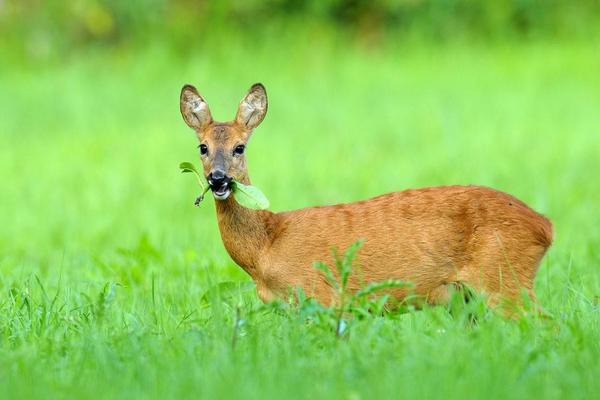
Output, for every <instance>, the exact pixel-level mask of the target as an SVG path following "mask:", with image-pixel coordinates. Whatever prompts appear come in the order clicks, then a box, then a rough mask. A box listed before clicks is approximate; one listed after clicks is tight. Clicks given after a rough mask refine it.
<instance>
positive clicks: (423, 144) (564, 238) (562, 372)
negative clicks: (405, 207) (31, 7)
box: [0, 34, 600, 399]
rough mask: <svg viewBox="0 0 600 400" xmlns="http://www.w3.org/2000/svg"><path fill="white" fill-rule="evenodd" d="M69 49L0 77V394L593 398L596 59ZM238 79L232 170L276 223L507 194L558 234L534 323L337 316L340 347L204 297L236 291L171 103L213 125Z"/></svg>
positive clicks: (552, 51) (599, 87)
mask: <svg viewBox="0 0 600 400" xmlns="http://www.w3.org/2000/svg"><path fill="white" fill-rule="evenodd" d="M83 51H84V53H83V54H79V56H78V57H72V58H68V59H66V60H63V61H61V62H53V63H49V64H44V65H35V64H28V65H25V66H21V65H17V64H11V63H0V181H1V182H2V183H1V195H0V226H1V228H0V387H1V388H2V390H1V393H0V397H4V398H10V399H15V398H95V399H97V398H123V399H131V398H148V397H150V398H166V397H170V398H198V397H203V398H209V399H222V398H237V397H244V398H302V399H305V398H327V399H330V398H340V399H370V398H401V397H406V398H440V399H454V398H456V399H468V398H488V399H495V398H498V399H500V398H544V399H565V398H582V399H584V398H594V397H597V396H598V393H600V379H599V378H600V363H599V360H600V225H599V224H598V221H599V220H600V185H599V184H598V173H600V140H599V139H598V137H599V135H600V73H599V71H600V57H599V54H600V53H599V48H598V46H597V45H592V44H591V42H589V43H588V42H585V41H583V40H581V41H574V42H573V41H566V40H565V41H559V42H554V43H549V42H547V41H543V40H540V41H527V42H525V43H521V44H517V43H511V44H510V45H509V44H506V43H504V42H499V43H496V44H486V45H485V46H484V45H477V44H470V45H461V44H459V43H454V44H452V43H448V44H445V45H439V46H419V45H409V44H406V45H398V46H392V45H388V46H384V47H378V48H375V49H369V48H366V47H364V46H359V45H347V44H343V43H342V42H338V41H336V40H334V39H330V40H322V41H318V44H315V43H314V41H310V40H300V39H297V38H295V37H294V35H292V34H290V35H288V36H286V37H283V38H279V40H277V41H272V42H268V41H267V42H264V43H260V44H258V45H254V46H251V45H249V43H247V42H235V41H234V42H228V43H223V45H221V46H214V47H206V48H194V49H193V50H190V51H189V52H188V53H187V54H185V55H182V54H181V53H177V52H171V51H170V50H168V46H163V45H161V44H160V43H157V44H155V45H149V46H145V47H143V48H142V49H141V50H135V51H119V50H118V49H116V50H115V49H112V50H102V49H96V50H93V49H89V50H83ZM257 81H260V82H262V83H264V84H265V86H266V88H267V91H268V94H269V112H268V114H267V117H266V119H265V121H264V123H263V124H262V125H261V126H260V127H259V128H258V129H257V130H256V132H255V134H254V135H253V138H252V140H251V142H250V145H249V147H248V159H249V170H250V174H251V176H252V180H253V183H254V184H255V185H256V186H258V187H260V188H261V189H262V190H263V191H264V192H265V193H266V195H267V196H268V197H269V199H270V201H271V205H272V209H273V210H275V211H282V210H288V209H294V208H300V207H305V206H309V205H317V204H331V203H338V202H349V201H354V200H359V199H364V198H368V197H371V196H375V195H377V194H381V193H384V192H390V191H396V190H401V189H405V188H416V187H424V186H431V185H443V184H471V183H473V184H481V185H487V186H492V187H494V188H497V189H500V190H504V191H507V192H509V193H511V194H513V195H515V196H517V197H519V198H520V199H522V200H524V201H525V202H527V203H528V204H530V205H531V206H532V207H533V208H535V209H536V210H538V211H540V212H542V213H544V214H545V215H547V216H548V217H549V218H551V219H552V221H553V222H554V226H555V231H556V241H555V243H554V245H553V247H552V249H551V251H550V252H549V253H548V255H547V256H546V258H545V259H544V261H543V263H542V265H541V268H540V271H539V274H538V277H537V279H536V292H537V294H538V297H539V299H540V302H541V303H542V304H543V306H544V307H545V308H546V309H547V310H548V311H549V312H550V313H552V315H553V316H554V317H553V318H552V319H548V320H541V319H538V318H534V317H523V318H522V319H519V320H517V321H507V320H504V319H502V318H501V317H499V316H496V315H494V314H490V313H488V314H485V315H483V317H481V318H480V319H479V322H478V323H477V324H475V325H472V324H468V323H466V322H465V321H466V313H461V312H458V313H457V314H450V313H449V312H448V311H447V310H446V309H444V308H431V309H425V310H423V311H418V312H405V313H389V314H386V315H383V316H378V315H372V316H370V317H366V318H364V319H360V320H359V319H353V320H349V321H348V324H349V327H348V332H347V335H346V336H345V337H344V338H342V339H338V338H337V337H336V335H335V334H334V333H333V332H332V331H331V329H329V328H328V326H327V325H326V324H324V323H321V322H319V320H318V318H316V317H315V315H317V314H318V313H317V314H315V313H316V311H314V310H312V311H311V309H310V308H303V309H301V310H298V309H294V308H291V309H290V308H286V307H283V306H279V308H278V309H277V310H276V308H277V307H272V306H263V305H262V304H261V303H260V301H259V300H258V299H257V297H256V295H255V293H254V292H253V291H251V290H250V291H247V290H244V289H245V288H247V285H239V288H240V289H239V290H231V289H230V290H227V291H225V290H223V291H221V292H220V291H218V290H215V288H219V287H221V288H223V287H231V284H226V283H227V282H249V281H250V279H249V277H248V276H247V275H246V274H245V273H244V272H243V271H242V270H241V269H240V268H239V267H237V266H236V265H235V264H234V263H233V261H232V260H231V259H230V258H229V256H228V255H227V253H226V252H225V250H224V248H223V245H222V243H221V239H220V236H219V232H218V229H217V224H216V220H215V215H214V214H215V211H214V205H213V200H212V199H210V198H209V199H207V201H206V202H205V203H203V204H202V205H201V207H199V208H195V207H193V206H192V203H193V200H194V198H195V196H196V195H197V187H196V185H195V183H194V180H193V179H192V178H191V177H190V176H187V175H181V174H180V173H179V171H178V168H177V165H178V163H179V162H180V161H194V162H196V163H197V162H198V154H197V151H198V150H197V148H196V146H197V142H196V139H195V138H194V135H193V133H192V132H191V131H190V130H189V129H188V128H187V127H186V125H185V124H184V122H183V121H182V119H181V116H180V114H179V109H178V96H179V90H180V88H181V86H182V84H184V83H192V84H194V85H196V86H197V87H198V89H199V90H200V91H201V92H202V94H203V95H204V96H205V97H206V99H207V100H208V102H209V104H210V106H211V109H212V112H213V116H214V117H215V118H216V119H217V120H230V119H232V118H233V117H234V115H235V110H236V107H237V104H238V102H239V100H240V99H241V97H242V96H243V94H244V93H245V92H246V90H247V89H248V87H249V86H250V85H251V84H252V83H254V82H257ZM299 245H301V244H299ZM307 268H310V266H309V265H307ZM317 317H318V315H317ZM235 321H237V324H236V328H234V322H235ZM234 335H235V346H234V345H233V342H234V340H233V336H234Z"/></svg>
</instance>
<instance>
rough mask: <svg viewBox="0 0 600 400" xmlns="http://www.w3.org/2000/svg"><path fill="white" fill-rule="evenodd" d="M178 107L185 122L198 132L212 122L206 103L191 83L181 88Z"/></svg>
mask: <svg viewBox="0 0 600 400" xmlns="http://www.w3.org/2000/svg"><path fill="white" fill-rule="evenodd" d="M179 109H180V110H181V115H182V116H183V120H184V121H185V123H186V124H188V126H189V127H190V128H193V129H195V130H196V131H198V132H200V131H202V130H203V129H204V128H206V127H207V126H208V125H209V124H210V123H211V122H212V116H211V115H210V109H209V108H208V104H207V103H206V101H205V100H204V99H203V98H202V96H200V93H198V91H197V90H196V88H195V87H193V86H192V85H185V86H184V87H183V88H182V89H181V96H180V97H179Z"/></svg>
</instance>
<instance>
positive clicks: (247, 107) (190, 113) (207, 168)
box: [179, 83, 267, 200]
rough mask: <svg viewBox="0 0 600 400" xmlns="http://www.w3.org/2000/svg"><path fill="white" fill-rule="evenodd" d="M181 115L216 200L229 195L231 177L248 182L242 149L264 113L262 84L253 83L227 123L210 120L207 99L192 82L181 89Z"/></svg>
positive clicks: (264, 95) (244, 148) (263, 89)
mask: <svg viewBox="0 0 600 400" xmlns="http://www.w3.org/2000/svg"><path fill="white" fill-rule="evenodd" d="M179 106H180V109H181V115H182V116H183V120H184V121H185V122H186V124H188V126H189V127H190V128H192V129H194V131H195V132H196V135H197V136H198V141H199V142H200V144H199V145H198V148H199V149H200V160H201V161H202V166H203V168H204V176H205V177H206V180H207V181H208V184H209V185H210V188H211V190H212V192H213V195H214V197H215V198H216V199H217V200H225V199H227V198H228V197H229V195H230V194H231V187H230V183H231V181H232V180H236V181H240V182H243V183H248V180H249V179H248V170H247V167H246V156H245V150H246V145H247V143H248V140H249V139H250V136H251V135H252V131H253V130H254V128H256V127H257V126H258V125H259V124H260V123H261V122H262V120H263V119H264V117H265V114H266V113H267V92H266V91H265V88H264V86H263V85H262V84H260V83H256V84H254V85H252V87H251V88H250V90H249V91H248V93H247V94H246V96H244V98H243V99H242V101H241V102H240V105H239V107H238V110H237V114H236V117H235V119H234V120H233V121H229V122H216V121H214V120H213V119H212V116H211V114H210V109H209V108H208V104H207V103H206V100H204V98H203V97H202V96H201V95H200V93H198V91H197V90H196V88H195V87H194V86H192V85H185V86H184V87H183V88H182V89H181V96H180V100H179Z"/></svg>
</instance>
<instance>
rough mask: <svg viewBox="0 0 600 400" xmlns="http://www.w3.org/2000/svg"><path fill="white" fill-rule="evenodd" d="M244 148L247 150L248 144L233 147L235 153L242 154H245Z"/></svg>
mask: <svg viewBox="0 0 600 400" xmlns="http://www.w3.org/2000/svg"><path fill="white" fill-rule="evenodd" d="M244 150H246V146H244V145H243V144H239V145H237V146H235V149H233V155H234V156H241V155H242V154H244Z"/></svg>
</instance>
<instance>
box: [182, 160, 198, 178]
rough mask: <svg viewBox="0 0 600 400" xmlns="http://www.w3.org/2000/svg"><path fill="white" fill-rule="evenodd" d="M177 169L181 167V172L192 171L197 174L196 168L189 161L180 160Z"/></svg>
mask: <svg viewBox="0 0 600 400" xmlns="http://www.w3.org/2000/svg"><path fill="white" fill-rule="evenodd" d="M179 169H181V172H193V173H195V174H198V175H200V174H199V173H198V170H196V167H194V164H192V163H191V162H187V161H185V162H182V163H180V164H179Z"/></svg>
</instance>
